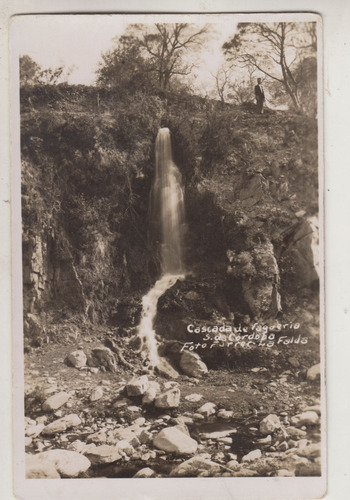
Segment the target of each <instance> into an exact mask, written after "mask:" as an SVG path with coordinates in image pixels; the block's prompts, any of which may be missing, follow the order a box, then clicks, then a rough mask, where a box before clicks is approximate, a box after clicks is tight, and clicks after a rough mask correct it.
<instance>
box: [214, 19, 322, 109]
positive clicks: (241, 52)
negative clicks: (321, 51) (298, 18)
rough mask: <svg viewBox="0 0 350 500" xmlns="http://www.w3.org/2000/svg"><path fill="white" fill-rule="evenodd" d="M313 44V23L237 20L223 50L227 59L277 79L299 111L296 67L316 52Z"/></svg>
mask: <svg viewBox="0 0 350 500" xmlns="http://www.w3.org/2000/svg"><path fill="white" fill-rule="evenodd" d="M316 43H317V38H316V24H315V23H283V22H280V23H269V24H266V23H240V24H238V27H237V32H236V34H235V36H234V37H233V38H232V39H231V40H230V41H228V42H226V43H225V44H224V46H223V49H224V52H225V54H226V55H227V57H228V59H229V60H235V61H236V62H238V63H239V64H240V65H241V66H243V67H248V68H255V69H257V70H259V71H260V72H262V73H264V74H265V75H266V76H267V77H268V78H271V79H272V80H275V81H276V82H279V83H280V84H281V85H282V86H283V88H284V91H285V92H286V93H287V94H288V96H289V97H290V98H291V100H292V102H293V105H294V107H295V108H296V109H298V110H299V109H300V99H299V84H300V80H298V78H297V77H296V69H297V68H298V66H299V65H300V62H301V61H302V60H303V59H304V58H305V57H307V56H310V55H313V54H315V51H316Z"/></svg>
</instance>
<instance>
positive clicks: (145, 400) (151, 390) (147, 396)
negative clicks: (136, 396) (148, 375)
mask: <svg viewBox="0 0 350 500" xmlns="http://www.w3.org/2000/svg"><path fill="white" fill-rule="evenodd" d="M159 391H160V385H159V384H158V382H156V381H155V380H150V381H149V384H148V389H147V390H146V392H145V393H144V394H143V397H142V404H150V403H153V401H154V400H155V399H156V397H157V394H158V393H159Z"/></svg>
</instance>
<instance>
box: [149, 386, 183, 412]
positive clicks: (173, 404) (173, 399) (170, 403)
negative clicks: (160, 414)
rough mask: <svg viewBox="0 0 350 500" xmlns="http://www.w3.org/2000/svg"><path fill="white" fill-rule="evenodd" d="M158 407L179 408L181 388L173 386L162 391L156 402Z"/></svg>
mask: <svg viewBox="0 0 350 500" xmlns="http://www.w3.org/2000/svg"><path fill="white" fill-rule="evenodd" d="M154 404H155V406H156V407H157V408H177V407H178V406H179V404H180V389H179V388H178V387H173V388H172V389H169V390H167V391H165V392H162V393H161V394H160V395H159V396H158V397H157V398H156V399H155V402H154Z"/></svg>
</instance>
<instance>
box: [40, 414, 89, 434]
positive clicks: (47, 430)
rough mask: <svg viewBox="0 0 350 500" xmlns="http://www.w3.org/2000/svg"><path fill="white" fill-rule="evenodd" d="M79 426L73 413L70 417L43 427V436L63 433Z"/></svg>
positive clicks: (67, 416)
mask: <svg viewBox="0 0 350 500" xmlns="http://www.w3.org/2000/svg"><path fill="white" fill-rule="evenodd" d="M80 424H81V420H80V418H79V417H78V415H76V414H75V413H72V414H71V415H66V416H64V417H62V418H59V419H58V420H55V421H54V422H52V423H51V424H49V425H47V426H46V427H44V429H43V430H42V433H43V434H56V432H63V431H66V430H67V429H70V428H71V427H76V426H77V425H80Z"/></svg>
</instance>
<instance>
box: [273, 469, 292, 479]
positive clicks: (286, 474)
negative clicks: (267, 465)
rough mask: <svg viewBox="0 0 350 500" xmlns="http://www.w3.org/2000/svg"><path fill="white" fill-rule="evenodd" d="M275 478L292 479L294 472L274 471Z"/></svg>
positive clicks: (285, 470)
mask: <svg viewBox="0 0 350 500" xmlns="http://www.w3.org/2000/svg"><path fill="white" fill-rule="evenodd" d="M276 477H294V471H292V470H287V469H279V470H278V471H276Z"/></svg>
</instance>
